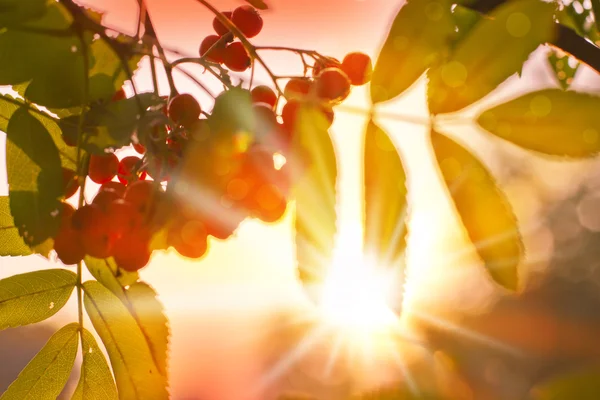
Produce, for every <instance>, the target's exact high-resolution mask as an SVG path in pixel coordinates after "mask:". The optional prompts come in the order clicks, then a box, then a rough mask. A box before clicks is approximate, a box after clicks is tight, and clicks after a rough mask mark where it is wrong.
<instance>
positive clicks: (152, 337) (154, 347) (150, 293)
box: [125, 282, 170, 378]
mask: <svg viewBox="0 0 600 400" xmlns="http://www.w3.org/2000/svg"><path fill="white" fill-rule="evenodd" d="M125 295H126V296H127V300H128V303H129V308H130V310H131V313H132V315H133V317H134V318H135V320H136V321H137V323H138V325H139V327H140V328H141V330H142V333H143V334H144V336H145V338H146V341H147V343H148V345H149V347H150V351H151V352H152V358H153V359H154V363H155V364H156V366H157V367H158V370H159V371H160V373H161V374H162V375H163V376H164V377H165V378H167V376H168V362H167V361H168V357H167V352H168V347H169V337H170V328H169V321H168V319H167V317H166V316H165V314H164V308H163V305H162V304H161V303H160V301H158V299H157V298H156V296H157V294H156V292H155V291H154V289H152V288H151V287H150V286H149V285H148V284H147V283H144V282H136V283H134V284H132V285H131V286H129V288H128V289H127V290H126V291H125Z"/></svg>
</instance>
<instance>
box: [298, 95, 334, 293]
mask: <svg viewBox="0 0 600 400" xmlns="http://www.w3.org/2000/svg"><path fill="white" fill-rule="evenodd" d="M297 120H298V121H299V122H298V123H297V126H296V129H295V132H294V140H293V144H292V146H293V149H292V159H291V166H292V169H293V171H292V174H293V175H294V176H295V177H293V178H292V179H297V180H296V181H295V182H296V184H295V186H294V190H293V198H294V199H295V201H296V221H295V229H296V259H297V263H298V268H299V275H300V279H301V280H302V282H303V283H305V284H313V283H319V282H321V281H322V280H323V279H324V277H325V274H326V272H327V268H328V267H329V265H330V263H331V260H332V252H333V245H334V239H335V235H336V217H337V216H336V179H337V164H336V156H335V152H334V148H333V143H332V142H331V138H330V136H329V132H328V131H327V126H328V124H327V122H326V121H325V116H324V115H323V114H322V113H321V112H320V111H319V110H318V109H317V108H313V107H311V106H308V105H306V106H303V107H301V108H300V110H299V114H298V118H297Z"/></svg>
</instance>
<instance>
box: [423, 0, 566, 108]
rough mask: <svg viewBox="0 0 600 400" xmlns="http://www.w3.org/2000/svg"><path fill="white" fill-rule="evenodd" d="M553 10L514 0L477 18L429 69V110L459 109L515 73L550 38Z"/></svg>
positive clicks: (545, 5) (539, 3)
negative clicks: (453, 45)
mask: <svg viewBox="0 0 600 400" xmlns="http://www.w3.org/2000/svg"><path fill="white" fill-rule="evenodd" d="M553 14H554V5H553V4H550V3H545V2H542V1H540V0H519V1H509V2H506V3H503V4H502V5H500V6H498V7H497V8H495V9H494V11H493V12H492V13H491V15H490V18H482V19H481V20H480V21H479V22H478V23H477V24H476V25H475V26H474V27H473V28H472V29H471V30H470V31H469V34H468V35H467V36H466V37H465V38H464V39H463V40H461V41H460V42H459V43H458V44H457V45H456V47H455V48H454V51H453V52H452V54H451V55H450V56H449V57H448V59H446V60H444V62H442V63H441V64H440V65H438V66H436V68H434V69H432V70H430V71H429V87H428V100H429V110H430V112H431V113H432V114H441V113H448V112H454V111H458V110H461V109H463V108H465V107H466V106H468V105H471V104H473V103H474V102H476V101H477V100H479V99H481V98H483V97H484V96H486V95H487V94H488V93H490V92H491V91H492V90H494V89H495V88H496V87H497V86H498V85H500V84H501V83H502V82H504V81H505V80H506V79H507V78H509V77H510V76H511V75H513V74H515V73H518V72H519V71H520V70H521V67H522V65H523V63H524V62H525V61H526V60H527V58H528V57H529V54H530V53H531V52H532V51H534V50H535V49H536V48H537V47H538V46H539V45H540V44H543V43H546V42H548V41H551V40H552V38H553V37H554V35H555V24H554V18H553Z"/></svg>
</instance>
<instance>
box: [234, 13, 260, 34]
mask: <svg viewBox="0 0 600 400" xmlns="http://www.w3.org/2000/svg"><path fill="white" fill-rule="evenodd" d="M231 22H233V24H234V25H235V26H236V27H237V28H238V29H239V30H240V32H242V33H243V34H244V36H246V37H247V38H252V37H254V36H256V35H258V34H259V33H260V31H261V30H262V27H263V19H262V17H261V16H260V14H259V13H258V11H256V9H255V8H254V7H251V6H248V5H245V6H240V7H238V8H236V9H235V10H233V14H232V15H231Z"/></svg>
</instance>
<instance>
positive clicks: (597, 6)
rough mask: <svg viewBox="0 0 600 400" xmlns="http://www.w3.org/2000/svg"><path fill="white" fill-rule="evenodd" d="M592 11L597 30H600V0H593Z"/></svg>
mask: <svg viewBox="0 0 600 400" xmlns="http://www.w3.org/2000/svg"><path fill="white" fill-rule="evenodd" d="M592 11H593V12H594V22H595V23H596V31H600V0H592Z"/></svg>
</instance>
